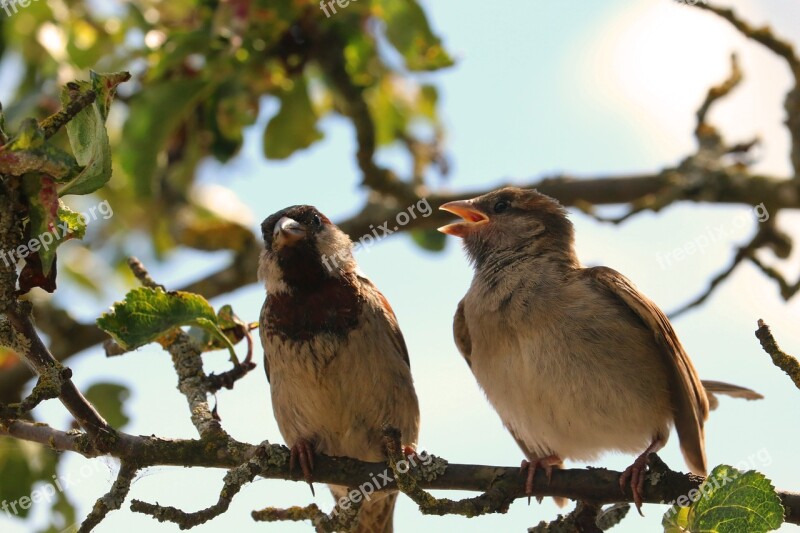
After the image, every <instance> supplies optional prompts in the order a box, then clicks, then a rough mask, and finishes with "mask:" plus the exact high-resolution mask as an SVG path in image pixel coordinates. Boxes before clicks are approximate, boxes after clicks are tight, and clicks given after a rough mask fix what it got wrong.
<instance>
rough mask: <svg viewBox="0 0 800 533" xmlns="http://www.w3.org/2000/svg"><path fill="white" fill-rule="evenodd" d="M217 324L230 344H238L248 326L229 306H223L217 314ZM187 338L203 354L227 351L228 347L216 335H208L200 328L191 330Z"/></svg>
mask: <svg viewBox="0 0 800 533" xmlns="http://www.w3.org/2000/svg"><path fill="white" fill-rule="evenodd" d="M217 324H218V325H219V329H220V330H221V331H222V332H223V333H224V334H225V336H226V337H227V338H228V340H229V341H230V343H231V344H234V345H235V344H238V343H239V341H241V340H242V339H243V338H244V337H245V336H246V333H247V331H249V327H248V324H245V323H244V322H242V320H241V319H240V318H239V317H238V316H236V314H235V313H234V312H233V307H231V306H230V305H223V306H222V307H220V309H219V313H217ZM189 336H190V337H192V339H193V340H194V341H195V343H196V344H197V346H198V347H199V348H200V349H201V350H202V351H204V352H210V351H213V350H224V349H227V347H228V345H227V343H225V342H222V341H221V340H220V338H219V337H218V336H217V335H214V334H212V333H210V332H209V331H207V330H204V329H201V328H191V329H190V330H189Z"/></svg>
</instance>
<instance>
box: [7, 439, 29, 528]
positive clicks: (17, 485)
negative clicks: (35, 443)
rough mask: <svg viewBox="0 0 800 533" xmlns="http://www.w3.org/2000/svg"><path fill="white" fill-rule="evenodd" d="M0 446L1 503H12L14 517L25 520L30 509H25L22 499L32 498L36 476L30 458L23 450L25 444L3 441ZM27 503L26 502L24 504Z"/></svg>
mask: <svg viewBox="0 0 800 533" xmlns="http://www.w3.org/2000/svg"><path fill="white" fill-rule="evenodd" d="M2 444H3V445H2V446H0V479H2V480H3V482H2V483H0V501H7V502H11V503H13V504H14V505H13V506H11V505H10V504H9V506H8V509H9V510H10V511H11V513H12V515H13V516H16V517H18V518H25V517H27V516H28V513H29V512H30V507H29V506H27V505H26V507H28V508H27V509H23V508H22V506H21V505H20V499H21V498H23V497H30V494H31V492H32V491H33V484H34V483H35V482H36V475H35V473H34V472H33V469H32V468H31V465H29V464H28V457H27V454H26V453H25V450H24V448H23V446H24V443H22V442H20V441H15V440H14V439H3V441H2ZM22 503H26V502H24V501H23V502H22Z"/></svg>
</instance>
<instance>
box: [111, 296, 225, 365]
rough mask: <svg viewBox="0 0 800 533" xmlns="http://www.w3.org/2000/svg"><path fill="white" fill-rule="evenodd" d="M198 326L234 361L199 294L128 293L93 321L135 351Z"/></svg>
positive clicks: (124, 345) (212, 316)
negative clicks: (179, 330) (174, 331)
mask: <svg viewBox="0 0 800 533" xmlns="http://www.w3.org/2000/svg"><path fill="white" fill-rule="evenodd" d="M190 325H195V326H199V327H201V328H203V329H205V330H207V331H209V332H210V333H211V334H213V335H215V336H216V337H217V338H218V339H219V340H221V341H222V342H223V344H224V345H225V347H226V348H228V351H229V352H230V353H231V360H233V361H234V362H236V363H238V361H236V354H235V352H234V349H233V345H232V344H231V342H230V341H229V340H228V338H227V337H226V336H225V334H224V333H223V332H222V330H221V329H220V327H219V323H218V321H217V315H216V314H215V313H214V309H213V308H212V307H211V304H209V303H208V301H206V299H205V298H203V297H202V296H200V295H199V294H192V293H189V292H182V291H177V292H165V291H164V289H161V288H155V289H151V288H149V287H141V288H138V289H134V290H132V291H130V292H129V293H128V294H127V295H126V296H125V300H124V301H122V302H117V303H115V304H114V306H113V307H112V308H111V310H110V311H109V312H107V313H104V314H103V315H102V316H101V317H100V318H98V319H97V326H98V327H99V328H100V329H102V330H103V331H105V332H106V333H108V334H109V335H111V336H112V337H113V338H114V340H116V341H117V343H119V345H120V346H122V347H123V348H125V349H127V350H135V349H136V348H139V347H140V346H144V345H145V344H149V343H151V342H154V341H158V340H160V339H162V338H164V337H165V336H167V335H168V334H170V333H171V332H172V331H173V330H174V329H175V328H179V327H181V326H190Z"/></svg>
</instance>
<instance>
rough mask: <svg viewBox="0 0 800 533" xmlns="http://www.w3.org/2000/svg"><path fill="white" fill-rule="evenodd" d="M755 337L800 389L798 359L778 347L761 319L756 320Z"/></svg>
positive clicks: (799, 362) (799, 365)
mask: <svg viewBox="0 0 800 533" xmlns="http://www.w3.org/2000/svg"><path fill="white" fill-rule="evenodd" d="M756 337H757V338H758V340H759V342H761V347H762V348H763V349H764V351H765V352H767V353H768V354H769V356H770V357H772V362H773V363H774V364H775V366H777V367H778V368H780V369H781V370H783V371H784V372H786V375H788V376H789V377H790V378H792V381H793V382H794V384H795V386H796V387H797V388H798V389H800V361H798V360H797V359H796V358H794V357H792V356H791V355H789V354H787V353H786V352H784V351H783V350H781V349H780V347H779V346H778V343H777V341H776V340H775V337H773V336H772V332H771V331H770V330H769V326H768V325H767V324H766V323H764V321H763V320H761V319H759V320H758V329H757V330H756Z"/></svg>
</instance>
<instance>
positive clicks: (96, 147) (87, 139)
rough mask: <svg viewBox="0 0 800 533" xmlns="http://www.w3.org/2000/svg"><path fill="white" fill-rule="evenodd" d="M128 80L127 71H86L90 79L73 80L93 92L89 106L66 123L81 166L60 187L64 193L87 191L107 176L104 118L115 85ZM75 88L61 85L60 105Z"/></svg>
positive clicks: (108, 154) (108, 158) (108, 159)
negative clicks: (106, 72) (93, 96)
mask: <svg viewBox="0 0 800 533" xmlns="http://www.w3.org/2000/svg"><path fill="white" fill-rule="evenodd" d="M128 79H130V74H128V73H127V72H117V73H114V74H98V73H96V72H94V71H91V73H90V81H88V82H86V81H81V82H75V83H76V84H77V85H78V87H79V89H78V90H81V91H88V90H90V89H91V90H94V92H95V93H96V94H97V97H96V98H95V101H94V102H93V103H92V105H90V106H88V107H86V108H85V109H83V110H82V111H81V112H80V113H78V114H77V115H76V116H75V117H74V118H73V119H72V120H71V121H69V122H68V123H67V126H66V130H67V135H68V137H69V143H70V145H71V146H72V152H73V154H74V155H75V159H76V160H77V161H78V164H79V165H81V166H82V167H83V170H81V172H80V173H78V175H77V176H75V177H73V178H72V179H71V180H69V181H68V182H67V183H66V184H65V185H64V186H63V187H61V190H60V191H59V195H60V196H64V195H65V194H89V193H92V192H94V191H96V190H97V189H99V188H101V187H102V186H103V185H105V184H106V182H108V180H109V179H111V146H110V144H109V141H108V132H107V131H106V118H108V109H109V107H110V105H111V101H112V100H113V99H114V96H115V95H116V90H117V86H118V85H119V84H120V83H122V82H124V81H127V80H128ZM74 90H75V89H74V88H73V89H70V88H68V87H65V88H64V89H63V90H62V92H61V104H62V105H66V104H68V103H69V102H70V96H69V95H70V93H71V92H73V91H74Z"/></svg>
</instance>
